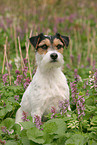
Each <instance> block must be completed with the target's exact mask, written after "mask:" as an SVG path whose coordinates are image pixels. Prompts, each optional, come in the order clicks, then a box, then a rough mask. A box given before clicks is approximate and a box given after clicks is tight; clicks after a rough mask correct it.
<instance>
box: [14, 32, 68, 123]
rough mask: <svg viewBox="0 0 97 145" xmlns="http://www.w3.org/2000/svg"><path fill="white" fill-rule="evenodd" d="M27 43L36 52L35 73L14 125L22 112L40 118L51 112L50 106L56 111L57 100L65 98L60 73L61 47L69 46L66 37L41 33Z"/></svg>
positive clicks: (65, 87) (64, 85)
mask: <svg viewBox="0 0 97 145" xmlns="http://www.w3.org/2000/svg"><path fill="white" fill-rule="evenodd" d="M29 40H30V43H31V44H32V45H33V46H34V47H35V49H36V62H37V70H36V73H35V75H34V77H33V80H32V82H31V83H30V85H29V86H28V88H27V89H26V91H25V93H24V95H23V97H22V101H21V104H20V105H21V107H20V108H19V109H18V111H17V113H16V123H19V122H21V121H22V119H21V118H22V114H23V111H24V112H28V115H31V116H32V117H33V118H34V115H39V116H40V117H42V116H43V115H45V114H48V113H49V112H50V111H51V107H52V106H55V108H56V110H57V112H59V107H58V105H59V101H60V100H64V99H66V100H68V99H69V87H68V84H67V80H66V77H65V75H64V74H63V72H62V71H61V68H62V65H63V64H64V60H63V55H62V53H63V49H64V46H65V47H67V46H68V44H69V37H67V36H62V35H60V34H59V33H56V35H54V36H47V35H43V33H41V34H39V35H38V36H33V37H31V38H30V39H29ZM68 108H70V107H68Z"/></svg>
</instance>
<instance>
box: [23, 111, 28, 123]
mask: <svg viewBox="0 0 97 145" xmlns="http://www.w3.org/2000/svg"><path fill="white" fill-rule="evenodd" d="M22 115H23V117H22V118H21V119H22V120H23V122H24V121H29V119H27V113H26V112H24V111H23V113H22Z"/></svg>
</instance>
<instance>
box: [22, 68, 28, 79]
mask: <svg viewBox="0 0 97 145" xmlns="http://www.w3.org/2000/svg"><path fill="white" fill-rule="evenodd" d="M27 71H28V67H27V66H25V67H24V68H23V74H24V76H25V77H26V76H27Z"/></svg>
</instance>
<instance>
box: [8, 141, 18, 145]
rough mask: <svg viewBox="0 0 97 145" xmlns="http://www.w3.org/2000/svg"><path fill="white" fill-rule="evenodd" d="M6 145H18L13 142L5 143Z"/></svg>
mask: <svg viewBox="0 0 97 145" xmlns="http://www.w3.org/2000/svg"><path fill="white" fill-rule="evenodd" d="M6 145H18V143H16V142H15V141H7V142H6Z"/></svg>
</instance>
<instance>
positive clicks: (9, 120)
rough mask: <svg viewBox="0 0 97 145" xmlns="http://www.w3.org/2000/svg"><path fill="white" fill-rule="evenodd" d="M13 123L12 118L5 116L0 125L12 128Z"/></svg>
mask: <svg viewBox="0 0 97 145" xmlns="http://www.w3.org/2000/svg"><path fill="white" fill-rule="evenodd" d="M13 125H14V119H12V118H7V119H5V120H4V121H2V123H1V125H0V126H6V127H7V129H10V128H12V126H13Z"/></svg>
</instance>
